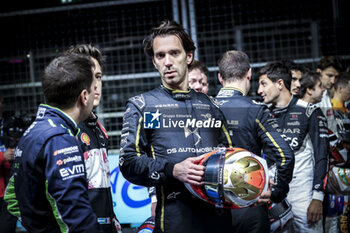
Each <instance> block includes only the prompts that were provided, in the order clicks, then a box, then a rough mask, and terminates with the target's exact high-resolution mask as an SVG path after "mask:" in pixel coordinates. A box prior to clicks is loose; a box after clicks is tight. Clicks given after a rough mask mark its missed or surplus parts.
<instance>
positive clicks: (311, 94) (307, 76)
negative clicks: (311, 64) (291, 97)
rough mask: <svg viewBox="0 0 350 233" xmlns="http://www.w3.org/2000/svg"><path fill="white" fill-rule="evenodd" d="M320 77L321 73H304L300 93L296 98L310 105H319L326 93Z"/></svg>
mask: <svg viewBox="0 0 350 233" xmlns="http://www.w3.org/2000/svg"><path fill="white" fill-rule="evenodd" d="M320 76H321V75H320V73H318V72H314V71H308V72H306V73H304V74H303V76H302V79H301V81H300V89H299V92H298V94H297V95H296V96H297V97H298V98H299V99H302V100H304V101H305V102H308V103H312V104H317V103H319V102H320V101H321V99H322V96H323V92H324V88H323V86H322V83H321V80H320Z"/></svg>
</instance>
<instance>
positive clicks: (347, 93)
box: [331, 72, 350, 113]
mask: <svg viewBox="0 0 350 233" xmlns="http://www.w3.org/2000/svg"><path fill="white" fill-rule="evenodd" d="M349 100H350V74H349V73H347V72H342V73H340V74H339V75H338V76H337V78H336V81H335V83H334V94H333V98H332V99H331V102H332V106H333V110H338V111H341V112H343V113H347V112H348V111H349V110H348V108H347V107H346V106H345V102H346V101H349Z"/></svg>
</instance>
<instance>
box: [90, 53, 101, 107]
mask: <svg viewBox="0 0 350 233" xmlns="http://www.w3.org/2000/svg"><path fill="white" fill-rule="evenodd" d="M92 60H93V62H94V64H95V68H93V72H94V79H96V85H97V89H96V92H95V99H94V107H97V106H98V105H99V104H100V100H101V96H102V71H101V66H100V64H98V61H97V60H96V59H95V58H92Z"/></svg>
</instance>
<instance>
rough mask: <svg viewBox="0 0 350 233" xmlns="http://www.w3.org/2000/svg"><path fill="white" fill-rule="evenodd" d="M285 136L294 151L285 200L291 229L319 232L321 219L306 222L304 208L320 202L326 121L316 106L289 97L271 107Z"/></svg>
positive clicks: (326, 151)
mask: <svg viewBox="0 0 350 233" xmlns="http://www.w3.org/2000/svg"><path fill="white" fill-rule="evenodd" d="M271 114H272V117H274V118H275V119H276V120H277V123H278V125H279V127H280V129H281V130H282V133H283V135H285V139H286V140H287V141H288V142H289V145H290V146H291V148H292V149H293V151H294V154H295V166H294V171H293V179H292V181H291V182H290V184H289V188H290V190H289V193H288V196H287V200H288V201H289V203H290V204H291V205H292V211H293V215H294V220H293V228H294V231H295V232H320V231H321V232H322V221H321V220H320V221H319V222H317V223H316V224H313V225H310V224H308V221H307V209H308V207H309V205H310V203H311V200H312V199H315V200H320V201H323V198H324V188H325V187H324V186H325V183H324V182H325V177H326V174H327V170H328V154H329V142H328V128H327V120H326V118H325V116H324V115H323V113H322V111H321V109H320V108H318V107H317V106H316V105H313V104H310V103H307V102H305V101H303V100H300V99H297V98H296V97H292V98H291V100H290V102H289V103H288V105H287V106H286V107H283V108H278V107H274V106H272V107H271Z"/></svg>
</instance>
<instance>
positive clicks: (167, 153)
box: [119, 21, 270, 233]
mask: <svg viewBox="0 0 350 233" xmlns="http://www.w3.org/2000/svg"><path fill="white" fill-rule="evenodd" d="M144 49H145V52H146V53H147V54H148V55H149V56H150V57H151V59H152V62H153V64H154V66H155V67H156V69H157V70H158V71H159V73H160V76H161V82H162V84H161V85H160V86H159V87H157V88H155V89H153V90H151V91H149V92H146V93H143V94H140V95H138V96H135V97H132V98H130V99H129V100H128V102H127V106H126V112H125V115H124V121H123V130H122V137H121V151H120V163H119V165H120V170H121V172H122V174H123V175H124V177H125V178H126V179H127V180H129V181H130V182H132V183H135V184H138V185H143V186H155V187H156V193H157V200H158V204H157V207H156V216H155V229H154V232H174V233H175V232H176V233H177V232H184V233H190V232H191V233H212V232H222V233H225V232H232V221H231V213H230V210H227V209H220V210H221V211H217V210H218V209H216V208H215V206H214V205H211V204H208V203H206V202H204V201H202V200H200V199H199V198H194V197H193V196H191V194H190V192H189V191H188V190H187V189H186V187H185V186H184V182H187V183H189V184H193V185H201V184H203V182H202V180H203V174H204V168H205V167H204V166H202V165H197V164H195V162H196V161H199V160H200V159H201V158H203V156H202V154H204V153H207V152H209V151H212V150H214V149H216V148H217V147H219V146H225V147H228V146H230V147H231V146H232V144H231V139H230V137H229V135H228V132H227V127H226V122H225V118H224V116H223V114H222V112H221V111H220V110H219V108H218V106H217V105H216V104H215V102H213V100H212V99H211V98H209V97H208V96H207V95H205V94H203V93H200V92H195V91H194V90H191V89H189V83H188V65H189V64H190V63H191V62H192V60H193V52H194V50H195V45H194V43H193V41H192V39H191V38H190V37H189V35H188V34H187V33H186V32H185V31H184V29H183V27H182V26H181V25H179V24H178V23H176V22H174V21H164V22H162V23H161V25H160V26H159V27H156V28H153V30H152V32H151V34H150V35H149V36H148V37H146V39H145V40H144ZM269 194H270V193H269V191H268V192H266V196H267V197H266V200H268V199H269Z"/></svg>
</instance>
